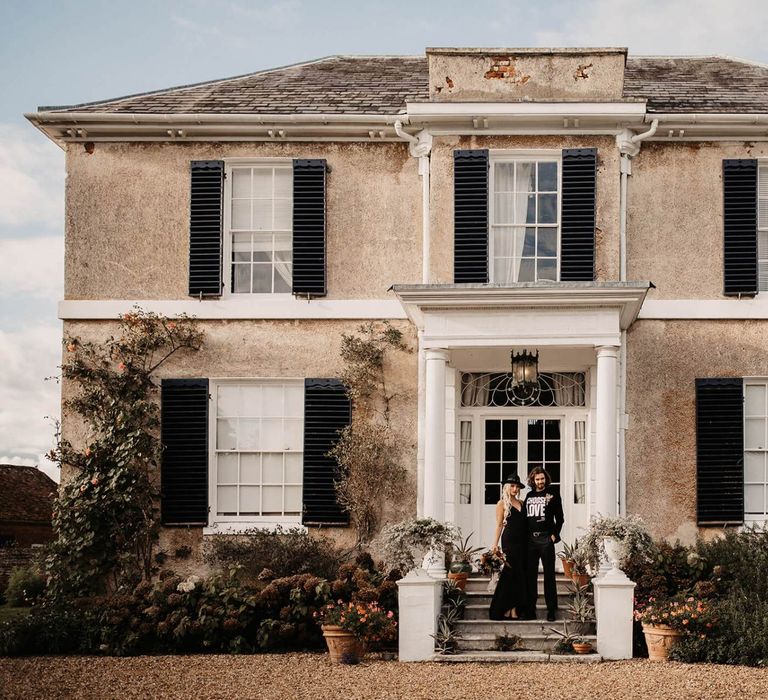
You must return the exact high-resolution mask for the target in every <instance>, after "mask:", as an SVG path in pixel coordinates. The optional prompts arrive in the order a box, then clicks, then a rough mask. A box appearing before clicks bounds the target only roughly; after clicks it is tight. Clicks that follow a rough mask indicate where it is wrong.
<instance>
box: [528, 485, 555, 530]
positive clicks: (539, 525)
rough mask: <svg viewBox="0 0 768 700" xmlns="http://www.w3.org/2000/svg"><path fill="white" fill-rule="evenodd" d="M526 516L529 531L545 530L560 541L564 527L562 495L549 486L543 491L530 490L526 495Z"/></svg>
mask: <svg viewBox="0 0 768 700" xmlns="http://www.w3.org/2000/svg"><path fill="white" fill-rule="evenodd" d="M525 516H526V518H527V521H528V532H529V533H533V532H545V533H547V534H548V535H554V536H555V538H556V539H555V542H559V541H560V530H562V529H563V502H562V501H561V500H560V495H559V494H558V493H557V492H556V491H555V490H554V489H553V488H552V487H551V486H548V487H547V488H545V489H544V490H543V491H536V490H533V491H529V492H528V495H527V496H526V497H525Z"/></svg>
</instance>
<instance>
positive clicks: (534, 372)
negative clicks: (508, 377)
mask: <svg viewBox="0 0 768 700" xmlns="http://www.w3.org/2000/svg"><path fill="white" fill-rule="evenodd" d="M510 359H511V361H512V372H511V374H512V380H513V383H514V385H515V386H516V387H519V388H521V389H533V388H534V387H538V385H539V351H538V350H537V351H536V354H535V355H534V354H533V353H530V352H528V351H527V350H523V352H520V353H515V351H514V350H513V351H512V352H511V353H510Z"/></svg>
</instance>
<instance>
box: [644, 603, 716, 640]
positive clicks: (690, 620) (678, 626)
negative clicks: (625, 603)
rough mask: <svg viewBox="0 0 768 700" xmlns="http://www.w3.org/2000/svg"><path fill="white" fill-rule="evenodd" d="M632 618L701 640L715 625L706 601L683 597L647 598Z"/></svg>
mask: <svg viewBox="0 0 768 700" xmlns="http://www.w3.org/2000/svg"><path fill="white" fill-rule="evenodd" d="M634 616H635V620H638V621H639V622H642V623H643V624H645V625H651V626H663V627H670V628H672V629H673V630H677V631H679V632H684V633H685V634H691V635H697V636H699V637H701V638H702V639H706V636H707V634H709V633H710V632H711V630H712V628H713V627H714V623H715V619H714V615H713V613H712V608H711V607H710V606H709V604H708V603H707V602H706V601H703V600H697V599H696V598H694V597H693V596H688V597H686V596H683V595H678V596H674V597H672V598H667V599H665V600H657V599H656V598H649V599H648V604H647V605H646V606H645V607H644V608H642V609H640V610H635V613H634Z"/></svg>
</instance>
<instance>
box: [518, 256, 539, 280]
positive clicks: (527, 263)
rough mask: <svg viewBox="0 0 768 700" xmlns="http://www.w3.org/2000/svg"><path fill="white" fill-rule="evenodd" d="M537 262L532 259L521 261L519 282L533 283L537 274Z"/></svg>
mask: <svg viewBox="0 0 768 700" xmlns="http://www.w3.org/2000/svg"><path fill="white" fill-rule="evenodd" d="M534 263H535V261H534V260H533V259H531V258H525V259H523V260H521V261H520V273H519V275H518V277H517V281H518V282H533V281H534V279H535V274H536V266H535V264H534Z"/></svg>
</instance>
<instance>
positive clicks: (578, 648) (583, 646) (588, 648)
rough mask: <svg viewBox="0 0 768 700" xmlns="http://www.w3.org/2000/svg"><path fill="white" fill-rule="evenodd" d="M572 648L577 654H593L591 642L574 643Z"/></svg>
mask: <svg viewBox="0 0 768 700" xmlns="http://www.w3.org/2000/svg"><path fill="white" fill-rule="evenodd" d="M571 646H572V647H573V650H574V651H575V652H576V653H577V654H589V653H591V652H592V644H591V642H574V643H573V644H571Z"/></svg>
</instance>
